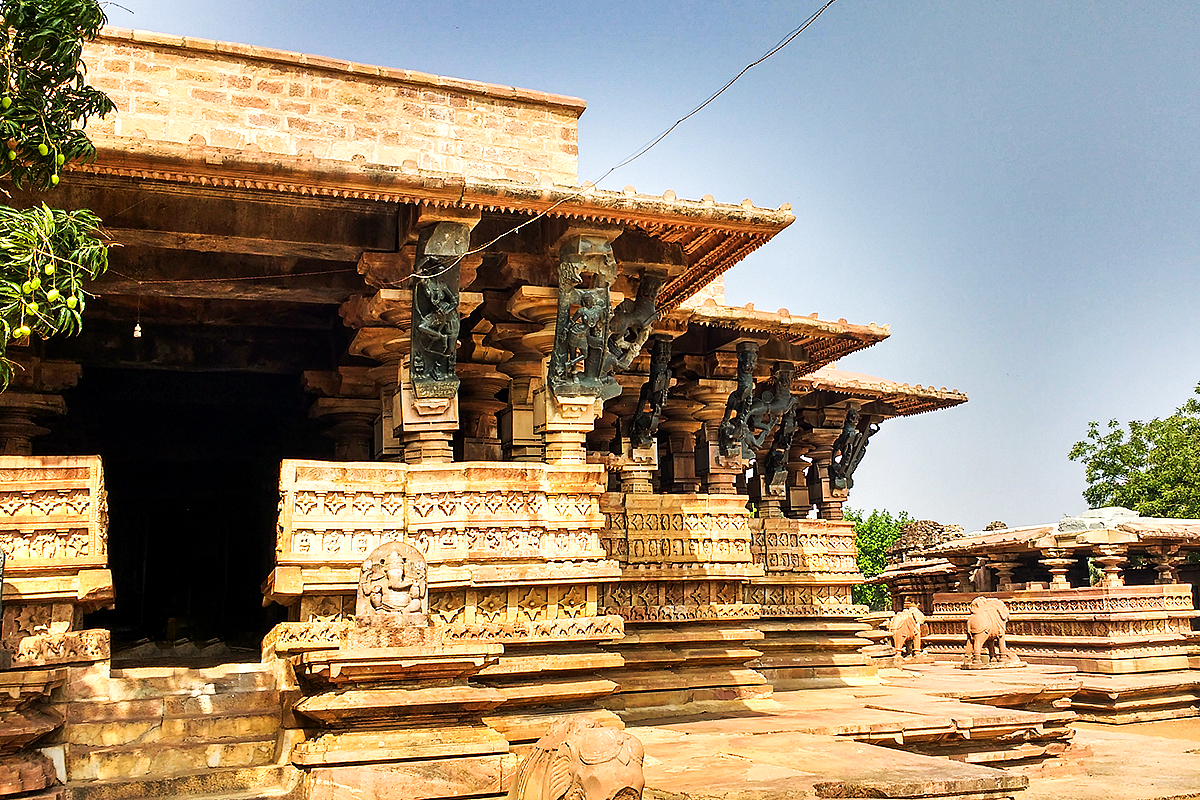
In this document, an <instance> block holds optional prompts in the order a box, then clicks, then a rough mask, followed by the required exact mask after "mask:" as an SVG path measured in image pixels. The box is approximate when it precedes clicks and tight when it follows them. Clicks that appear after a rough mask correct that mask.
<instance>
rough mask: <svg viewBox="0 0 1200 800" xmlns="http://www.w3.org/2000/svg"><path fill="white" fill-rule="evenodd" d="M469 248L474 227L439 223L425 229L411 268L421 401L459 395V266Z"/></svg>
mask: <svg viewBox="0 0 1200 800" xmlns="http://www.w3.org/2000/svg"><path fill="white" fill-rule="evenodd" d="M470 245H471V226H470V225H468V224H465V223H460V222H438V223H435V224H433V225H430V226H428V227H426V228H425V229H423V230H422V231H421V234H420V238H419V239H418V242H417V263H416V266H415V267H414V269H413V275H414V280H413V293H412V324H411V326H410V327H409V333H410V336H411V342H412V346H411V352H412V361H411V362H410V378H411V380H412V385H413V391H414V393H415V394H416V396H417V397H418V398H419V399H428V398H449V397H453V396H454V395H455V393H457V391H458V376H457V374H456V373H455V365H456V363H457V353H458V334H459V330H460V327H461V320H460V318H459V313H458V285H459V262H460V261H461V260H462V258H463V257H464V256H465V255H466V253H467V251H468V250H469V249H470Z"/></svg>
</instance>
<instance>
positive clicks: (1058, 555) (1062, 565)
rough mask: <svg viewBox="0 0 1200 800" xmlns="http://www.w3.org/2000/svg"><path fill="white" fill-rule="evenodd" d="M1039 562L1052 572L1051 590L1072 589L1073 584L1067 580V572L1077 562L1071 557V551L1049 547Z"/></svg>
mask: <svg viewBox="0 0 1200 800" xmlns="http://www.w3.org/2000/svg"><path fill="white" fill-rule="evenodd" d="M1039 560H1040V561H1041V563H1042V565H1043V566H1044V567H1045V568H1046V569H1048V570H1049V571H1050V588H1051V589H1070V588H1071V582H1070V581H1069V580H1068V579H1067V571H1068V570H1069V569H1070V568H1071V564H1073V563H1074V562H1075V559H1073V558H1072V557H1071V551H1070V550H1065V549H1062V548H1057V547H1047V548H1046V549H1045V550H1043V551H1042V557H1041V559H1039Z"/></svg>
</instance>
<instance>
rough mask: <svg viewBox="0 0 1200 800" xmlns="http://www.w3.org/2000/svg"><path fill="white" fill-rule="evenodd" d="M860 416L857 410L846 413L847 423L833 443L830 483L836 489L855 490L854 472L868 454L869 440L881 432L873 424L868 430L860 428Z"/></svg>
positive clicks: (852, 409) (853, 409)
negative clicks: (877, 432)
mask: <svg viewBox="0 0 1200 800" xmlns="http://www.w3.org/2000/svg"><path fill="white" fill-rule="evenodd" d="M859 419H860V415H859V412H858V409H857V408H851V409H850V410H849V411H848V412H846V422H845V423H844V424H843V425H842V433H841V435H840V436H838V438H837V441H836V442H834V443H833V458H832V460H831V461H830V463H829V482H830V483H832V484H833V487H834V488H835V489H853V488H854V477H853V476H854V470H856V469H858V465H859V463H860V462H861V461H862V459H863V456H864V455H866V453H867V440H868V439H870V438H871V436H873V435H874V434H875V432H876V431H878V430H879V426H878V425H876V424H874V423H871V424H869V425H867V428H866V430H860V429H859V427H858V423H859Z"/></svg>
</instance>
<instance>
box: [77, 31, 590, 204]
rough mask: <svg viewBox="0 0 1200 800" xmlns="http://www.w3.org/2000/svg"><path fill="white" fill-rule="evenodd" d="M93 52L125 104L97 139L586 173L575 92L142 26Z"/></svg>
mask: <svg viewBox="0 0 1200 800" xmlns="http://www.w3.org/2000/svg"><path fill="white" fill-rule="evenodd" d="M84 60H85V62H86V63H87V66H88V79H89V82H90V83H91V84H92V85H94V86H96V87H97V88H99V89H102V90H103V91H104V92H106V93H107V94H108V95H109V97H111V98H112V99H113V102H114V103H115V104H116V106H117V111H116V113H115V114H109V115H108V116H107V117H106V118H104V119H103V120H93V121H92V122H91V123H90V124H89V126H88V132H89V134H92V135H93V136H94V137H95V138H97V140H98V142H99V141H100V140H102V138H103V137H105V136H115V137H119V138H135V139H146V140H150V141H162V142H174V143H179V144H188V143H191V144H206V145H209V146H213V147H223V148H234V149H247V148H250V149H253V148H254V147H257V148H258V149H259V150H260V151H262V152H263V153H267V154H270V153H275V154H281V155H305V154H311V155H313V156H315V157H317V158H323V159H333V160H337V161H358V162H365V163H370V164H380V165H385V166H390V167H408V168H420V169H423V170H432V171H437V172H444V173H449V174H452V175H470V176H472V177H481V178H500V179H508V180H516V181H522V182H527V183H534V184H544V183H557V184H567V185H573V184H575V182H576V180H577V164H576V162H577V153H578V148H577V139H576V133H577V128H578V120H579V115H580V114H581V113H582V112H583V109H584V103H583V101H581V100H577V99H575V98H571V97H562V96H558V95H549V94H546V93H544V92H535V91H530V90H525V89H514V88H511V87H507V86H495V85H492V84H484V83H476V82H472V81H464V80H457V79H453V78H440V77H437V76H434V75H426V74H423V73H415V72H409V71H407V70H392V69H386V68H381V67H370V66H364V65H360V64H352V63H350V62H346V61H337V60H335V59H328V58H322V57H318V56H306V55H300V54H297V53H285V52H281V51H277V50H266V49H263V48H257V47H250V46H246V45H237V44H227V43H222V42H212V41H207V40H197V39H184V38H182V37H175V36H165V35H162V34H152V33H145V32H143V31H123V30H116V29H107V30H106V32H105V35H104V36H103V37H102V38H101V39H100V40H98V41H97V42H94V43H92V44H90V45H88V47H87V49H86V50H85V53H84ZM197 137H199V138H197ZM201 140H203V141H201Z"/></svg>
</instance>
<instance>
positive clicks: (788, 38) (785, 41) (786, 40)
mask: <svg viewBox="0 0 1200 800" xmlns="http://www.w3.org/2000/svg"><path fill="white" fill-rule="evenodd" d="M835 2H837V0H828V2H826V3H825V5H823V6H821V7H820V8H818V9H817V10H816V11H815V12H814V13H813V14H812V16H810V17H809V18H808V19H806V20H805V21H804V22H803V23H801V24H800V26H799V27H797V28H795V29H794V30H792V31H791V32H789V33H788V34H787V35H785V36H784V37H783V38H782V39H780V40H779V41H778V42H776V43H775V45H774V46H773V47H772V48H771V49H770V50H768V51H767V52H766V53H764V54H763V55H761V56H759V57H758V58H757V59H756V60H754V61H751V62H750V63H749V64H747V65H746V66H744V67H742V70H741V71H740V72H738V74H737V75H734V76H733V77H732V78H730V79H729V82H728V83H726V84H725V85H724V86H722V87H721V88H720V89H718V90H717V91H715V92H713V93H712V94H711V95H709V97H708V99H707V100H705V101H704V102H703V103H701V104H700V105H698V106H696V107H695V108H693V109H692V110H691V111H689V112H688V113H686V114H684V115H683V116H682V117H680V118H679V119H677V120H675V122H674V123H673V124H672V125H671V127H669V128H667V129H666V130H665V131H663V132H662V133H660V134H659V135H658V136H656V137H655V138H654V139H652V140H651V141H650V142H649V143H647V144H645V145H643V146H642V147H641V148H640V149H639V150H637V151H636V152H635V153H633V155H631V156H629V157H627V158H626V159H625V160H624V161H621V162H620V163H618V164H617V165H616V166H613V167H609V169H608V171H607V172H605V173H604V174H603V175H601V176H600V177H599V178H597V179H596V180H594V181H585V182H584V184H583V185H582V186H581V187H580V188H579V189H577V190H576V191H574V192H572V193H571V194H568V195H567V196H565V197H563V198H562V199H560V200H558V201H557V202H555V203H554V204H553V205H551V206H550V207H549V208H547V209H545V210H544V211H541V212H539V213H538V214H536V215H535V216H533V217H530V218H529V219H527V220H525V221H524V222H522V223H521V224H519V225H517V226H515V227H513V228H510V229H509V230H506V231H504V232H503V233H501V234H500V235H498V236H496V237H495V238H493V239H491V240H490V241H488V242H485V243H484V244H481V245H480V246H479V247H476V248H474V249H473V250H468V251H467V252H465V253H463V254H462V255H460V256H459V257H458V258H457V259H455V260H454V261H453V262H452V263H451V264H449V265H448V266H446V267H443V268H442V269H441V270H440V271H438V272H434V273H430V274H422V275H418V274H417V273H416V272H415V271H414V272H413V273H412V274H411V275H409V276H408V277H406V278H401V279H400V280H398V281H393V282H391V283H390V284H389V286H399V285H400V284H402V283H404V282H405V281H409V280H412V279H413V278H422V279H429V278H437V277H439V276H441V275H444V274H446V273H447V272H449V271H450V270H452V269H454V268H455V267H457V266H458V265H459V264H460V263H461V262H462V260H463V259H464V258H466V257H467V256H473V255H477V254H479V253H482V252H483V251H484V250H487V249H488V248H489V247H491V246H492V245H494V244H495V243H496V242H498V241H500V240H501V239H503V238H504V237H505V236H511V235H512V234H514V233H516V232H517V231H519V230H521V229H522V228H524V227H525V226H527V225H531V224H532V223H534V222H536V221H537V220H539V219H542V218H543V217H546V216H548V215H549V214H550V212H552V211H553V210H554V209H556V208H558V207H559V206H561V205H562V204H563V203H566V202H567V201H569V200H574V199H575V198H576V197H580V196H581V195H583V194H584V193H585V192H587V191H588V190H589V189H592V188H594V187H595V186H596V184H598V183H600V182H601V181H603V180H604V179H605V178H607V177H608V176H609V175H612V174H613V173H614V172H616V171H617V170H619V169H621V168H622V167H626V166H629V165H630V164H632V163H633V162H634V161H637V160H638V159H639V158H641V157H642V156H644V155H646V153H648V152H650V150H652V149H653V148H654V147H655V146H657V145H658V144H659V143H660V142H661V141H662V140H663V139H666V138H667V137H668V136H669V135H670V134H671V132H672V131H674V130H675V129H676V128H678V127H679V126H680V125H682V124H683V123H684V122H686V121H687V120H688V119H690V118H691V117H694V116H695V115H696V114H698V113H700V112H701V111H702V110H704V108H705V107H706V106H708V105H709V104H710V103H712V102H713V101H714V100H716V99H717V98H718V97H720V96H721V95H723V94H724V93H725V91H726V90H727V89H729V87H731V86H733V85H734V84H735V83H737V81H738V79H739V78H741V77H742V76H743V75H745V74H746V73H747V72H749V71H750V70H751V69H753V68H754V67H757V66H758V65H759V64H761V63H763V62H764V61H766V60H767V59H768V58H770V57H771V56H773V55H775V54H776V53H778V52H779V51H780V50H782V49H783V48H785V47H787V46H788V45H789V44H790V43H791V42H792V40H793V39H795V38H796V37H797V36H799V35H800V34H802V33H804V31H805V29H807V28H808V26H809V25H812V24H813V23H814V22H816V21H817V18H818V17H820V16H821V15H822V14H824V13H825V9H827V8H829V7H830V6H831V5H833V4H834V3H835Z"/></svg>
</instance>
